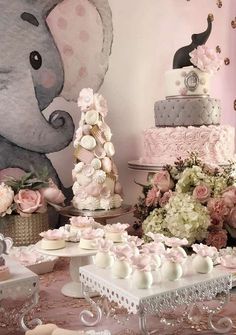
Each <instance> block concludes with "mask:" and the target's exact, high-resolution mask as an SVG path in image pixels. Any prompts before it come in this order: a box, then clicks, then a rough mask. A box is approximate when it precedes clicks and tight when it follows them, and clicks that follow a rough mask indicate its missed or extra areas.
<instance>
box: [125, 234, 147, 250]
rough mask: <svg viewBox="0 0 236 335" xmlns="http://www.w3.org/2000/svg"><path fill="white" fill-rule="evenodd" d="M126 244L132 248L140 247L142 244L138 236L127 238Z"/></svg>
mask: <svg viewBox="0 0 236 335" xmlns="http://www.w3.org/2000/svg"><path fill="white" fill-rule="evenodd" d="M127 242H128V244H129V245H130V246H131V247H132V248H135V247H140V246H141V245H142V244H143V243H144V241H143V240H142V239H141V238H139V237H138V236H127Z"/></svg>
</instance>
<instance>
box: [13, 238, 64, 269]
mask: <svg viewBox="0 0 236 335" xmlns="http://www.w3.org/2000/svg"><path fill="white" fill-rule="evenodd" d="M9 256H10V257H11V258H12V259H14V260H16V261H18V262H19V263H20V264H21V265H23V266H25V267H27V268H28V269H29V270H31V271H32V272H34V273H36V274H38V275H41V274H44V273H48V272H52V271H53V268H54V265H55V264H56V261H57V260H58V257H57V256H52V255H45V254H42V253H40V252H39V251H38V250H37V248H36V246H35V245H33V244H32V245H29V246H23V247H13V248H12V249H11V250H10V252H9Z"/></svg>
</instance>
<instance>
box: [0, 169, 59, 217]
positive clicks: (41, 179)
mask: <svg viewBox="0 0 236 335" xmlns="http://www.w3.org/2000/svg"><path fill="white" fill-rule="evenodd" d="M0 195H1V196H0V217H3V216H5V215H6V214H16V213H18V214H20V215H21V216H22V217H28V216H30V215H31V214H32V213H45V212H46V211H47V205H48V204H50V205H53V206H56V205H62V204H64V200H65V196H64V195H63V193H62V192H61V191H60V190H59V188H58V187H57V186H56V184H55V183H54V182H53V181H52V179H49V178H48V176H47V173H46V172H45V171H43V172H42V173H41V174H38V173H36V172H29V173H26V174H24V175H23V176H22V177H21V178H20V179H15V178H13V177H9V178H8V179H7V180H6V181H4V182H2V183H1V184H0Z"/></svg>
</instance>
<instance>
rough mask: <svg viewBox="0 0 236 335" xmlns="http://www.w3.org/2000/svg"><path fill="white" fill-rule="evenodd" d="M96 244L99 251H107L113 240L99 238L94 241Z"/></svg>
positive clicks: (109, 249)
mask: <svg viewBox="0 0 236 335" xmlns="http://www.w3.org/2000/svg"><path fill="white" fill-rule="evenodd" d="M96 246H97V249H98V250H99V251H100V252H105V253H108V252H109V251H111V249H112V247H113V241H111V240H104V239H102V238H100V239H98V240H97V241H96Z"/></svg>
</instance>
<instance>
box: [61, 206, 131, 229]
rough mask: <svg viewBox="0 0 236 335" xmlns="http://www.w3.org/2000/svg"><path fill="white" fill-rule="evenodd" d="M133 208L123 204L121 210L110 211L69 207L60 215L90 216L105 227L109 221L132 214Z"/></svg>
mask: <svg viewBox="0 0 236 335" xmlns="http://www.w3.org/2000/svg"><path fill="white" fill-rule="evenodd" d="M132 211H133V208H132V206H131V205H126V204H123V205H122V206H121V207H119V208H114V209H109V210H102V209H101V210H96V211H90V210H79V209H76V208H74V207H73V206H67V207H63V208H61V209H60V211H59V213H60V214H61V215H63V216H67V217H71V216H88V217H93V218H94V220H96V221H97V222H99V223H101V224H103V225H105V224H106V223H107V220H108V219H113V218H116V217H119V216H122V215H124V214H128V213H131V212H132Z"/></svg>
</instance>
